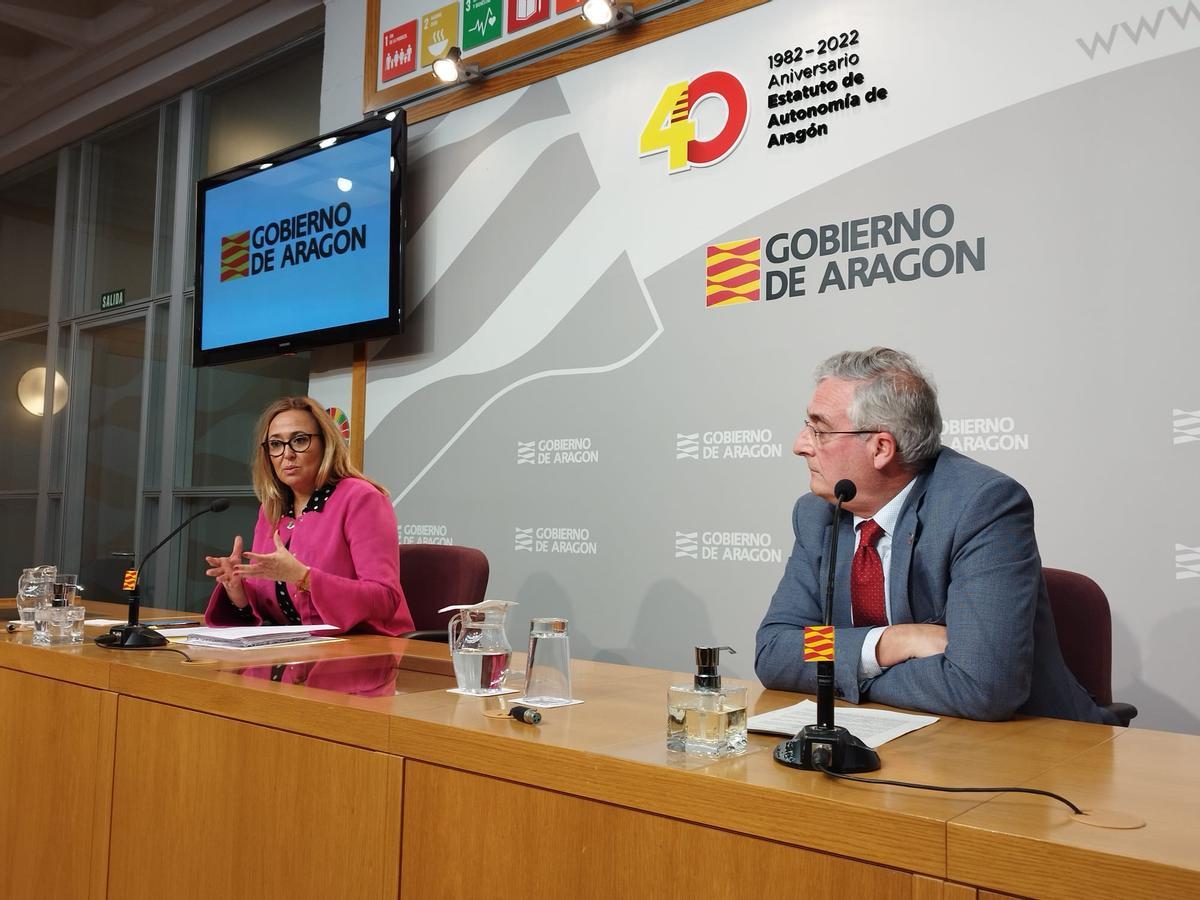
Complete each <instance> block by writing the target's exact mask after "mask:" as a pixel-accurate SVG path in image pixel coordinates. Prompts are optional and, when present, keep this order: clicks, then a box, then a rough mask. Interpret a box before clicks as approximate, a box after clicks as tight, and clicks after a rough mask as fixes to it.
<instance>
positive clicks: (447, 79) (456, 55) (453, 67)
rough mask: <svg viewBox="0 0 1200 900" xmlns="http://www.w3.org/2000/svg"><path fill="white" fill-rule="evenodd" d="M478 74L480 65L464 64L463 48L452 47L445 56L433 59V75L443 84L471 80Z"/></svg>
mask: <svg viewBox="0 0 1200 900" xmlns="http://www.w3.org/2000/svg"><path fill="white" fill-rule="evenodd" d="M478 76H479V66H473V65H464V64H463V61H462V50H461V49H459V48H458V47H451V48H450V49H449V51H447V53H446V55H445V56H443V57H442V58H441V59H435V60H434V61H433V77H434V78H436V79H437V80H438V81H440V82H442V83H443V84H453V83H454V82H456V81H470V80H471V79H473V78H477V77H478Z"/></svg>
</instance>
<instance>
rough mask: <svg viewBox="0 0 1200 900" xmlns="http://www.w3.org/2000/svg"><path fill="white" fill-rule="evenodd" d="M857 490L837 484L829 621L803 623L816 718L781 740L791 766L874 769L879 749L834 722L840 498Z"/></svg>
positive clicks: (778, 752)
mask: <svg viewBox="0 0 1200 900" xmlns="http://www.w3.org/2000/svg"><path fill="white" fill-rule="evenodd" d="M856 493H858V488H857V487H855V485H854V482H853V481H851V480H850V479H848V478H843V479H842V480H841V481H839V482H838V483H837V484H835V485H834V486H833V495H834V496H835V497H836V498H837V506H835V507H834V509H833V535H832V537H831V538H830V541H829V579H828V581H827V582H826V584H825V624H824V625H809V626H806V627H805V629H804V661H805V662H813V661H815V662H816V663H817V724H816V725H805V726H804V727H803V728H801V729H800V733H799V734H797V735H796V736H795V737H794V738H792V739H791V740H787V741H782V742H780V744H779V746H778V747H776V748H775V759H776V761H778V762H781V763H783V764H784V765H785V766H791V767H792V768H793V769H813V770H817V769H828V770H829V771H831V772H874V771H875V770H876V769H878V768H879V754H878V753H876V752H875V751H874V750H872V749H871V748H870V747H868V746H867V745H866V744H864V743H863V742H862V741H861V740H859V739H858V738H856V737H855V736H854V735H852V734H851V733H850V732H849V731H847V730H846V729H845V728H840V727H838V726H837V725H835V724H834V723H833V683H834V674H833V656H834V641H833V576H834V570H835V569H836V568H837V545H838V530H839V527H840V525H841V518H842V504H843V503H849V502H850V501H851V500H853V499H854V495H855V494H856Z"/></svg>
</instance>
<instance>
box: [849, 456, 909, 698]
mask: <svg viewBox="0 0 1200 900" xmlns="http://www.w3.org/2000/svg"><path fill="white" fill-rule="evenodd" d="M915 481H916V479H915V478H914V479H913V480H912V481H910V482H909V483H908V484H906V485H905V486H904V487H903V488H902V489H901V490H900V493H898V494H897V495H896V496H895V497H893V498H892V499H891V500H889V501H888V502H887V503H885V504H884V505H883V506H882V507H881V508H880V509H879V511H878V512H876V513H875V515H873V516H870V518H872V519H874V520H875V524H876V525H878V526H879V527H880V528H881V529H883V533H882V534H880V535H879V539H878V540H877V541H876V542H875V551H876V552H877V553H878V554H879V561H880V562H881V563H882V564H883V606H884V609H885V610H886V611H887V620H888V625H890V624H892V566H891V562H892V532H894V531H895V530H896V523H897V522H898V521H899V520H900V510H902V509H903V508H904V501H905V500H907V499H908V495H909V492H910V491H912V486H913V483H914V482H915ZM865 521H867V520H866V519H865V518H863V517H862V516H855V517H854V550H855V552H856V553H857V552H858V545H859V542H860V541H861V540H862V531H861V529H860V526H861V525H862V523H863V522H865ZM886 627H887V626H885V625H880V626H879V627H878V628H872V629H871V630H870V631H868V632H867V636H866V638H865V639H864V640H863V645H862V655H861V656H860V657H859V661H858V680H859V681H863V680H865V679H867V678H874V677H875V676H877V675H880V674H882V673H883V666H881V665H880V664H879V660H878V658H877V657H876V656H875V647H876V645H878V643H879V639H880V638H881V637H882V636H883V630H884V628H886Z"/></svg>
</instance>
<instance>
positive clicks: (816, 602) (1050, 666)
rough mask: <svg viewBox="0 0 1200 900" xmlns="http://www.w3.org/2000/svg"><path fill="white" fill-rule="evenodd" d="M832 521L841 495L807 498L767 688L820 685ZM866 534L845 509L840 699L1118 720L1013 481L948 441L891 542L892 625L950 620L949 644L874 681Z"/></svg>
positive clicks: (766, 658) (764, 676) (760, 666)
mask: <svg viewBox="0 0 1200 900" xmlns="http://www.w3.org/2000/svg"><path fill="white" fill-rule="evenodd" d="M832 523H833V506H832V505H831V504H830V503H827V502H826V501H824V500H822V499H821V498H820V497H817V496H816V495H814V494H805V495H804V496H803V497H801V498H800V499H799V500H797V501H796V507H795V510H794V511H793V514H792V525H793V528H794V530H795V533H796V544H795V547H794V548H793V550H792V555H791V557H790V558H789V559H788V562H787V568H786V570H785V571H784V575H783V580H782V581H780V583H779V588H778V589H777V590H776V591H775V596H774V597H773V598H772V600H771V606H770V608H769V609H768V610H767V614H766V617H765V618H764V619H763V621H762V624H761V625H760V626H759V628H758V638H757V642H756V643H757V647H756V655H755V671H756V672H757V674H758V677H759V679H760V680H761V681H762V683H763V684H764V685H766V686H767V687H768V688H774V689H777V690H785V691H802V692H805V693H814V692H815V691H816V670H817V666H816V663H804V662H803V661H802V660H803V646H804V634H803V627H804V626H805V625H815V624H820V623H821V622H822V621H824V614H823V608H822V604H823V601H824V598H825V583H826V579H827V577H828V573H829V560H828V555H829V539H830V531H831V529H832ZM853 529H854V525H853V516H851V515H849V514H848V513H847V514H843V516H842V521H841V532H840V534H839V536H838V561H837V572H836V575H835V583H834V593H833V624H834V625H835V626H836V636H835V647H836V661H835V664H834V671H835V677H836V680H835V685H836V692H837V695H838V696H839V697H841V698H843V699H846V700H849V701H850V702H852V703H862V702H865V701H868V700H870V701H873V702H875V703H885V704H888V705H889V706H900V707H907V708H911V709H921V710H927V711H929V712H932V713H937V714H939V715H949V716H960V717H963V718H968V719H986V720H999V719H1008V718H1010V717H1011V716H1012V715H1013V714H1014V713H1023V714H1026V715H1033V716H1054V717H1056V718H1061V719H1077V720H1079V721H1084V722H1100V723H1104V724H1110V725H1115V724H1117V722H1116V718H1115V717H1114V716H1112V714H1110V713H1109V712H1108V710H1105V709H1102V708H1101V707H1099V706H1097V705H1096V704H1095V702H1093V700H1092V698H1091V697H1090V696H1089V695H1088V693H1087V692H1086V691H1085V690H1084V689H1083V688H1082V687H1081V686H1080V684H1079V682H1078V681H1076V680H1075V677H1074V676H1073V675H1072V674H1071V673H1070V671H1069V670H1068V669H1067V667H1066V664H1065V663H1064V662H1063V658H1062V653H1061V652H1060V651H1059V648H1058V638H1057V637H1056V635H1055V633H1054V618H1053V616H1052V614H1051V612H1050V602H1049V599H1048V598H1047V595H1046V583H1045V581H1044V579H1043V578H1042V562H1041V558H1040V557H1039V555H1038V548H1037V540H1036V538H1035V537H1034V533H1033V503H1032V501H1031V500H1030V499H1029V494H1028V493H1026V491H1025V489H1024V488H1023V487H1021V485H1019V484H1017V482H1015V481H1014V480H1013V479H1011V478H1009V477H1008V476H1007V475H1004V474H1002V473H1000V472H997V471H996V470H995V469H991V468H989V467H987V466H985V465H983V464H982V463H977V462H975V461H974V460H971V459H968V458H967V457H965V456H963V455H962V454H961V453H956V452H955V451H953V450H949V449H943V450H942V451H941V453H940V454H939V455H938V457H937V459H936V460H935V462H934V464H933V466H932V467H930V468H929V469H926V470H925V471H924V472H923V473H922V474H921V475H919V476H918V477H917V480H916V483H915V484H914V485H913V489H912V491H911V492H910V493H909V496H908V499H907V500H906V501H905V504H904V508H903V510H901V512H900V518H899V520H898V522H897V526H896V532H895V534H894V535H893V536H892V556H891V563H890V572H889V575H888V591H889V594H890V605H891V610H892V621H893V623H894V624H900V623H904V622H932V623H937V624H940V625H945V626H946V633H947V639H948V640H947V645H946V652H945V653H943V654H939V655H937V656H930V657H925V658H923V659H910V660H908V661H907V662H903V663H900V664H898V665H895V666H892V667H891V668H889V669H885V670H884V672H883V674H881V675H880V676H878V677H877V678H873V679H867V680H865V681H863V682H862V683H859V680H858V663H859V657H860V655H861V653H862V644H863V640H864V638H865V637H866V635H867V632H868V631H869V630H870V629H869V628H855V627H853V626H852V625H851V615H850V560H851V557H852V556H853V553H854V530H853Z"/></svg>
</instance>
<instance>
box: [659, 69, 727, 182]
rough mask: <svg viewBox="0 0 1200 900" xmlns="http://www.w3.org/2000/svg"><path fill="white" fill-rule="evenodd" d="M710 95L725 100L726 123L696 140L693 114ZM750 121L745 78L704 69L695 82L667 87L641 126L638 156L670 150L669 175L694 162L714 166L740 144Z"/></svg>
mask: <svg viewBox="0 0 1200 900" xmlns="http://www.w3.org/2000/svg"><path fill="white" fill-rule="evenodd" d="M710 97H711V98H719V99H720V100H723V101H724V103H725V124H724V126H723V127H722V128H721V130H720V131H719V132H717V134H716V135H715V136H713V137H711V138H709V139H707V140H703V141H702V140H698V139H697V138H696V123H695V121H694V120H693V118H692V112H693V111H694V110H695V109H696V107H697V106H699V105H700V104H701V103H702V102H703V101H704V100H706V99H708V98H710ZM749 120H750V104H749V101H748V99H747V97H746V88H745V86H744V85H743V84H742V83H741V81H739V80H738V79H737V77H735V76H734V75H731V74H730V73H729V72H722V71H715V72H705V73H704V74H703V75H699V76H697V77H696V78H693V79H692V80H691V81H677V82H675V83H674V84H669V85H667V87H666V89H665V90H664V91H663V93H662V96H661V97H659V98H658V103H657V104H656V105H655V107H654V111H653V112H652V113H651V114H650V119H649V120H648V121H647V122H646V125H645V127H644V128H643V129H642V134H641V138H640V140H639V142H638V155H639V156H653V155H654V154H656V153H666V154H667V172H668V173H669V174H671V175H674V174H676V173H679V172H686V171H687V170H688V169H690V168H692V167H693V166H714V165H716V164H717V163H719V162H720V161H721V160H723V159H724V158H725V157H727V156H728V155H729V154H730V153H732V152H733V151H734V149H735V148H736V147H737V145H738V144H739V143H740V142H741V140H742V136H743V135H744V134H745V133H746V125H747V123H748V122H749Z"/></svg>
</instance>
